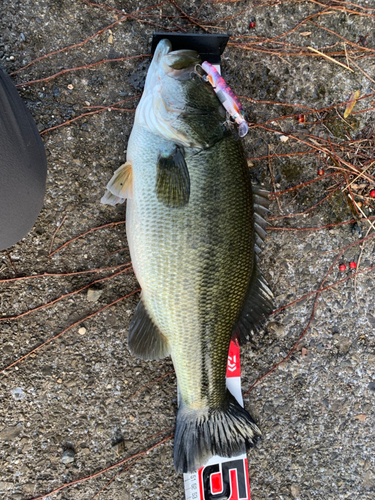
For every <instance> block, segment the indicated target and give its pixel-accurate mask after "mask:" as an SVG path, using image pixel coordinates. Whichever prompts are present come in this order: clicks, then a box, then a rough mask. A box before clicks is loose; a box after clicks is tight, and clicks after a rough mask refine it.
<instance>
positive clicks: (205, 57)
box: [151, 32, 229, 64]
mask: <svg viewBox="0 0 375 500" xmlns="http://www.w3.org/2000/svg"><path fill="white" fill-rule="evenodd" d="M164 38H166V39H167V40H169V41H170V42H171V44H172V50H181V49H189V50H195V51H196V52H198V54H199V55H200V56H201V58H202V61H208V62H209V63H211V64H220V57H221V55H222V53H223V52H224V50H225V47H226V45H227V43H228V40H229V35H221V34H205V35H202V34H196V33H160V32H157V33H154V35H153V38H152V46H151V51H152V54H154V52H155V49H156V46H157V44H158V43H159V42H160V40H163V39H164Z"/></svg>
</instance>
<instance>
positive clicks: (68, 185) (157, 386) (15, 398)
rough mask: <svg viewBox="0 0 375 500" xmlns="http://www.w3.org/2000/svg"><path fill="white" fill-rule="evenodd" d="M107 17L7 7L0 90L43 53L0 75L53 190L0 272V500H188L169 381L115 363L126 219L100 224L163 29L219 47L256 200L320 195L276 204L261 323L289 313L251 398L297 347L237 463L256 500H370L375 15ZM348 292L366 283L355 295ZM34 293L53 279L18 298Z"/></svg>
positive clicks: (79, 3)
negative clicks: (204, 36)
mask: <svg viewBox="0 0 375 500" xmlns="http://www.w3.org/2000/svg"><path fill="white" fill-rule="evenodd" d="M106 5H107V7H110V8H105V7H103V6H96V5H94V4H89V2H84V1H83V0H74V1H73V0H55V1H52V0H51V1H47V0H24V1H22V2H20V1H17V0H3V2H2V5H1V17H0V64H1V65H2V66H3V68H4V69H5V70H6V71H7V72H8V73H9V74H12V73H13V72H15V71H17V70H20V69H21V68H22V67H24V66H26V65H28V64H30V63H31V62H32V61H35V60H36V59H37V58H41V57H42V56H44V55H47V54H51V53H53V52H55V53H53V54H51V55H49V56H48V57H45V58H43V59H39V60H37V61H35V63H33V64H32V65H30V66H28V67H27V68H24V69H21V71H19V72H18V73H16V74H12V79H13V81H14V83H15V84H17V85H19V86H18V90H19V92H20V95H21V97H22V98H23V99H24V101H25V103H26V105H27V107H28V108H29V109H30V111H31V113H32V115H33V116H34V119H35V121H36V123H37V126H38V129H39V131H40V132H41V135H42V138H43V141H44V144H45V147H46V152H47V159H48V178H47V194H46V198H45V203H44V207H43V209H42V212H41V214H40V216H39V218H38V220H37V222H36V224H35V226H34V228H33V230H32V231H31V232H30V233H29V234H28V235H27V236H26V237H25V238H24V239H23V240H22V241H20V242H19V243H17V244H16V245H14V246H13V247H11V248H9V249H8V251H7V253H6V252H3V253H2V254H1V256H0V279H1V280H7V281H1V282H0V313H1V317H0V320H1V322H0V346H1V347H0V349H1V368H0V370H2V371H1V375H0V397H1V407H0V414H1V416H0V457H1V458H0V460H1V462H0V463H1V467H0V470H1V479H0V494H1V495H3V498H6V499H12V500H20V499H22V500H26V499H31V498H41V495H45V494H47V493H48V492H50V491H52V490H55V489H57V488H59V487H60V486H62V485H64V484H66V483H69V482H71V481H75V480H79V479H83V478H88V479H87V480H86V481H83V482H80V483H78V484H76V485H73V486H70V487H66V488H64V489H61V490H60V491H58V492H56V493H53V494H51V495H48V496H46V497H45V498H49V499H72V500H73V499H74V500H81V499H82V500H83V499H85V500H86V499H91V498H94V496H95V495H96V494H97V493H98V492H99V490H100V489H101V488H103V487H105V488H104V489H103V490H102V491H101V492H100V494H99V495H98V496H96V497H95V498H100V499H102V500H104V499H111V500H120V499H122V500H130V499H131V500H133V499H145V498H155V499H163V500H164V499H173V498H179V499H182V498H184V493H183V481H182V477H181V476H180V475H177V474H176V473H175V472H174V468H173V459H172V451H173V439H172V438H170V436H171V435H172V434H173V427H174V422H175V415H176V410H177V401H176V381H175V377H174V374H173V373H172V372H171V371H172V364H171V361H170V359H166V360H161V361H156V362H142V361H140V360H138V359H135V358H133V357H132V356H131V355H130V354H129V352H128V350H127V345H126V337H127V328H128V325H129V320H130V318H131V316H132V313H133V311H134V308H135V306H136V304H137V302H138V292H136V290H137V289H138V284H137V282H136V279H135V277H134V275H133V273H132V270H131V268H130V266H129V265H128V266H126V264H128V263H129V262H130V256H129V251H128V249H127V242H126V234H125V227H124V223H123V222H124V219H125V207H124V206H120V207H116V208H111V207H107V206H103V205H101V204H100V203H99V201H100V198H101V196H102V195H103V192H104V188H105V185H106V184H107V182H108V180H109V179H110V177H111V175H112V173H113V171H114V170H116V169H117V168H118V167H119V166H120V165H121V164H122V163H123V162H124V159H125V151H126V147H127V140H128V137H129V134H130V131H131V127H132V122H133V117H134V109H135V107H136V104H137V102H138V98H139V95H140V93H141V92H142V88H143V82H144V78H145V74H146V71H147V68H148V65H149V61H150V57H149V54H150V45H151V38H152V33H153V32H154V31H156V30H157V31H160V30H163V29H164V30H175V31H182V32H183V31H184V30H185V31H188V32H196V33H202V32H204V31H205V30H206V31H211V32H220V33H223V32H228V33H229V34H230V35H231V37H232V39H231V44H230V45H229V46H228V47H227V49H226V51H225V53H224V56H223V58H222V70H223V76H224V77H225V79H226V80H227V82H228V83H229V85H230V86H231V87H232V88H233V90H234V91H235V92H236V94H237V95H239V96H242V97H241V101H242V103H243V106H244V108H245V110H246V112H247V116H248V120H249V122H250V123H251V124H253V125H252V127H251V128H250V132H249V134H248V135H247V136H246V138H245V139H244V145H245V149H246V153H247V156H248V158H249V168H250V171H251V175H252V176H253V179H254V182H257V183H261V184H263V185H264V187H266V188H268V189H269V190H270V191H278V192H279V191H284V190H286V189H289V188H293V187H296V186H300V185H301V184H304V183H306V182H308V181H313V180H316V179H318V180H316V182H313V183H311V184H307V185H305V186H302V187H297V188H296V189H293V190H291V191H289V192H287V193H284V194H281V195H280V196H278V197H277V199H275V200H274V202H273V204H272V206H271V214H270V220H269V224H270V229H269V230H268V236H267V241H266V245H265V248H264V250H263V252H262V254H261V256H260V259H259V265H260V267H261V269H262V270H263V273H264V275H265V276H266V278H267V280H268V283H269V285H270V287H271V289H272V290H273V292H274V295H275V311H276V310H277V309H278V308H283V307H284V309H283V310H281V311H279V312H276V313H275V314H273V315H272V316H271V317H270V318H269V319H268V321H267V323H266V324H265V328H264V331H262V332H261V333H260V334H259V336H258V337H257V338H256V339H254V341H253V342H252V343H251V345H248V346H245V347H244V348H242V350H241V357H242V370H243V389H244V391H245V392H246V391H248V389H249V388H250V387H251V386H252V385H253V384H254V382H256V381H257V380H258V379H259V378H260V377H262V376H264V375H266V374H267V373H268V372H269V370H271V369H272V367H274V366H275V365H276V364H277V363H279V362H280V361H281V360H283V359H284V358H285V357H286V356H288V354H289V353H290V352H291V350H292V349H293V347H294V346H295V344H296V342H297V340H298V338H299V337H300V336H301V335H302V334H303V333H304V332H305V330H306V328H307V327H308V328H307V330H306V333H305V335H304V337H303V338H302V339H301V341H300V343H299V344H298V345H297V347H296V348H295V350H294V351H293V352H292V353H291V354H290V356H289V358H288V359H287V360H286V361H284V362H283V363H281V364H280V365H279V366H278V367H277V368H276V369H275V370H274V371H272V373H270V374H268V375H267V376H265V377H264V378H262V380H260V381H259V382H258V383H257V384H256V385H255V386H254V387H253V389H252V390H251V391H250V392H249V393H248V394H247V395H245V405H246V407H247V408H248V409H249V410H250V411H251V412H252V413H253V415H254V416H255V417H256V419H257V422H258V423H259V426H260V427H261V429H262V432H263V437H262V439H261V440H260V441H259V442H258V444H257V446H256V448H255V449H252V450H251V451H250V452H249V454H248V460H249V475H250V482H251V491H252V499H253V500H263V499H272V500H273V499H284V500H285V499H319V500H321V499H325V500H328V499H330V500H331V499H332V500H337V499H344V498H349V499H361V500H367V499H372V498H374V491H375V464H374V399H375V341H374V335H373V334H374V328H375V306H374V294H373V270H371V267H372V266H374V265H375V261H374V255H375V254H374V251H375V249H374V241H373V240H372V239H371V238H372V235H373V234H374V231H373V229H372V227H371V225H370V223H371V220H369V219H368V218H369V217H371V216H372V215H373V214H374V211H373V208H372V207H374V208H375V203H374V202H372V201H371V200H372V198H371V197H370V195H369V193H370V190H371V189H373V188H374V184H373V180H372V179H373V175H375V166H372V165H371V161H372V160H373V159H374V111H373V110H372V108H373V106H374V96H373V95H371V94H373V93H374V92H375V83H374V78H375V76H374V75H375V71H374V69H375V63H374V54H375V30H374V15H375V10H374V8H373V7H374V6H373V5H371V2H365V1H358V0H357V1H356V2H353V3H349V2H345V1H341V0H335V1H332V2H328V1H326V0H322V1H321V2H318V1H316V2H315V1H314V2H313V1H310V2H308V1H306V2H302V1H292V0H290V1H279V2H273V3H272V2H269V3H261V2H250V1H238V2H227V3H225V2H222V3H220V2H218V3H215V2H178V3H174V2H165V3H162V4H159V5H158V6H157V7H155V6H154V5H155V4H153V3H152V2H151V1H149V0H146V1H142V2H140V3H138V4H137V6H135V4H134V3H132V2H127V1H120V0H118V1H117V0H108V2H107V4H106ZM371 8H372V10H371ZM137 9H138V11H137ZM142 9H148V10H143V11H142ZM319 12H320V15H318V14H319ZM311 16H312V17H311ZM122 18H123V19H122ZM307 18H309V20H307ZM121 19H122V20H121ZM120 20H121V21H120ZM250 22H255V26H254V27H250ZM110 25H112V26H111V27H109V26H110ZM108 27H109V28H108ZM105 28H108V29H105ZM97 33H99V34H97ZM95 34H97V36H94V35H95ZM89 37H92V38H91V39H90V40H89V41H87V43H83V42H84V41H85V40H87V39H88V38H89ZM235 37H240V38H235ZM245 43H247V45H246V46H244V45H243V44H245ZM239 44H242V45H239ZM308 47H312V48H315V49H316V50H318V51H320V52H323V53H325V54H328V55H329V57H331V58H332V59H333V61H332V60H330V59H327V58H325V57H323V56H321V55H320V54H317V53H314V51H312V50H311V49H309V48H308ZM125 58H127V59H125ZM338 62H340V63H341V65H339V64H338ZM348 65H349V67H350V68H351V69H352V71H351V70H350V69H348V68H347V66H348ZM344 66H345V67H344ZM31 82H34V83H31ZM357 90H358V91H359V92H360V96H361V97H363V99H360V100H359V101H358V102H357V103H356V104H355V107H354V110H353V112H352V113H351V114H350V115H349V116H348V117H347V118H344V116H343V115H344V111H345V107H346V105H345V104H343V105H339V104H340V103H345V102H347V101H348V100H349V98H350V96H351V95H352V94H353V93H354V92H355V91H357ZM366 96H368V97H366ZM116 103H119V104H116ZM327 108H329V109H327ZM82 115H84V116H82ZM299 115H300V116H299ZM60 125H61V126H60ZM54 127H55V128H54ZM319 169H323V170H324V175H321V176H319V175H318V171H319ZM365 169H366V170H365ZM361 172H362V173H361ZM320 173H321V172H320ZM329 174H332V175H331V176H329ZM359 174H361V175H360V177H359V178H356V177H357V176H358V175H359ZM325 175H327V176H325ZM350 183H353V184H351V186H350V190H351V195H352V196H353V198H354V199H355V200H356V205H355V206H354V205H353V203H352V202H351V201H350V199H349V196H348V194H350V190H349V189H348V187H347V186H348V184H350ZM325 198H326V199H325ZM323 199H325V201H323V202H322V203H319V202H320V201H321V200H323ZM358 202H360V203H361V204H362V205H361V206H359V208H360V209H361V210H362V211H363V214H364V215H362V214H360V215H361V217H360V216H359V215H358V214H357V210H358V212H359V208H358ZM304 212H305V213H304ZM301 213H303V214H302V215H295V214H301ZM359 213H360V212H359ZM281 216H283V218H281V219H274V218H276V217H281ZM366 218H367V220H366ZM349 221H354V222H351V223H349ZM100 226H105V227H104V228H101V229H95V228H98V227H100ZM323 226H329V227H323ZM275 227H278V228H279V229H271V228H275ZM280 228H283V229H280ZM306 228H310V229H307V230H305V229H306ZM311 228H313V229H311ZM94 229H95V230H94ZM79 235H83V236H82V237H80V238H78V239H75V240H74V241H71V242H70V243H69V244H68V245H66V246H65V247H64V248H62V249H60V250H58V248H59V247H60V246H61V245H63V244H64V243H66V242H68V241H69V240H71V239H73V238H75V237H77V236H79ZM363 238H368V239H367V240H366V241H364V242H363V243H361V239H363ZM349 245H353V246H351V247H350V248H349V249H348V250H346V251H345V252H344V253H343V254H342V255H341V254H340V251H341V249H343V248H345V247H347V246H349ZM56 250H58V251H56ZM54 251H55V253H52V252H54ZM352 261H353V262H356V263H357V264H358V266H357V268H356V270H353V269H351V268H350V267H349V263H350V262H352ZM342 263H345V264H346V266H347V268H346V270H345V271H340V270H339V267H338V265H339V264H342ZM116 266H123V267H116ZM108 268H116V269H112V270H111V269H108ZM98 269H101V271H95V270H98ZM366 269H370V270H369V271H365V270H366ZM120 271H122V272H121V273H120ZM356 271H365V272H363V273H362V274H359V275H358V276H357V278H356V279H355V278H354V273H355V272H356ZM79 272H81V274H71V273H79ZM44 273H51V274H56V276H55V275H54V276H42V277H30V278H27V279H23V280H20V279H17V280H14V278H21V277H27V276H32V275H39V274H44ZM116 273H119V274H116ZM344 278H347V279H346V280H345V281H342V282H340V283H337V284H336V285H335V283H336V282H337V281H339V280H342V279H344ZM331 285H332V286H331ZM327 286H328V287H329V288H328V289H327V290H325V291H322V292H321V293H318V294H317V293H316V291H317V290H319V289H321V288H324V287H327ZM79 290H81V291H79ZM75 292H77V293H75ZM309 293H311V295H309V296H307V297H305V296H306V295H307V294H309ZM124 297H125V298H124ZM303 297H305V298H303ZM60 298H61V300H58V299H60ZM301 298H303V299H302V300H300V301H298V302H296V303H293V302H294V301H296V300H297V299H301ZM315 299H316V302H315V305H314V301H315ZM51 301H55V302H54V303H51V304H48V303H50V302H51ZM115 301H117V302H116V303H115V304H114V305H112V306H109V307H106V306H107V305H109V304H111V303H112V302H115ZM39 306H41V307H40V309H38V310H36V311H32V310H33V309H36V308H38V307H39ZM285 306H286V307H285ZM105 307H106V308H105ZM29 311H31V312H29ZM96 313H97V314H96ZM313 313H314V314H313ZM312 314H313V317H312ZM90 315H91V317H88V316H90ZM310 320H311V321H310ZM71 325H73V326H71ZM59 334H61V335H60V336H59V337H58V338H54V337H55V336H57V335H59ZM50 339H51V341H50V342H49V343H48V344H45V345H44V346H42V347H40V348H38V349H37V350H36V351H35V352H34V353H32V354H30V355H27V354H28V353H30V351H32V350H33V349H35V348H37V347H38V346H41V345H42V344H43V343H45V342H46V341H48V340H50ZM25 355H27V357H26V358H25V359H23V360H21V361H19V362H17V363H16V364H15V365H13V366H12V367H10V368H7V369H6V370H5V371H4V369H5V368H6V367H8V366H9V365H11V364H12V363H14V362H16V361H17V360H19V359H20V358H21V357H22V356H25ZM168 438H169V439H168ZM163 439H166V441H165V442H164V443H162V444H158V443H159V442H160V441H162V440H163ZM154 445H157V446H156V447H155V448H154V449H153V450H152V451H149V452H148V453H147V454H144V455H137V454H138V453H141V452H144V451H145V450H147V449H148V448H150V447H152V446H154ZM134 455H136V456H135V457H134V458H132V459H130V460H129V461H126V462H124V463H123V464H122V465H121V466H119V467H115V468H113V469H111V470H109V471H107V472H103V473H102V474H100V475H97V476H95V477H92V476H93V475H95V474H96V473H98V472H101V471H103V470H105V469H106V468H108V467H110V466H112V465H114V464H116V463H118V462H120V461H124V460H126V459H128V458H129V457H133V456H134ZM110 480H112V481H111V483H110V484H107V483H108V482H109V481H110ZM43 498H44V497H43Z"/></svg>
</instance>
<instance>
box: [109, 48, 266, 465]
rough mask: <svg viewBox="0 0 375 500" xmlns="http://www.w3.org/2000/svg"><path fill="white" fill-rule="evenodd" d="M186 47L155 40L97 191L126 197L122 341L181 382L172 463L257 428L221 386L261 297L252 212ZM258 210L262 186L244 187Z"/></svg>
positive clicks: (218, 115)
mask: <svg viewBox="0 0 375 500" xmlns="http://www.w3.org/2000/svg"><path fill="white" fill-rule="evenodd" d="M198 62H199V59H198V56H197V54H196V53H194V52H192V51H176V52H171V46H170V43H169V42H168V41H167V40H162V41H161V42H160V43H159V45H158V47H157V49H156V52H155V55H154V59H153V61H152V63H151V66H150V69H149V71H148V75H147V79H146V84H145V91H144V94H143V96H142V99H141V102H140V104H139V105H138V108H137V112H136V118H135V124H134V127H133V129H132V133H131V136H130V138H129V144H128V150H127V162H126V164H125V165H124V166H123V167H120V169H119V170H118V171H117V172H116V173H115V175H114V177H113V179H112V180H111V181H110V183H109V184H108V186H107V187H108V191H107V194H106V195H105V196H104V199H103V200H102V201H104V202H107V203H112V204H114V203H116V202H119V201H123V199H125V198H127V218H126V229H127V237H128V241H129V248H130V251H131V256H132V262H133V267H134V270H135V273H136V276H137V279H138V281H139V283H140V285H141V287H142V297H141V301H140V303H139V304H138V307H137V309H136V312H135V314H134V317H133V319H132V321H131V324H130V331H129V337H128V344H129V348H130V350H131V352H132V353H133V354H135V355H136V356H139V357H141V358H143V359H160V358H162V357H165V356H168V355H171V357H172V361H173V365H174V368H175V371H176V375H177V381H178V387H179V391H180V408H179V411H178V414H177V422H176V432H175V445H174V447H175V449H174V459H175V467H176V470H177V471H178V472H187V471H193V470H196V469H198V468H199V467H200V466H202V465H203V464H204V463H205V461H206V460H207V459H208V458H210V456H212V455H214V454H218V455H221V456H234V455H237V454H239V453H241V452H242V451H244V447H245V444H246V445H248V446H249V445H251V444H252V443H253V442H254V441H255V439H256V437H257V436H259V435H260V431H259V429H258V427H257V426H256V424H255V423H254V421H253V420H252V418H251V417H250V415H249V414H248V413H247V411H246V410H244V409H243V408H242V407H241V406H240V405H239V404H238V403H237V401H236V400H235V398H234V397H233V396H232V395H231V394H230V393H229V391H228V390H227V388H226V366H227V356H228V349H229V344H230V341H231V338H232V336H233V335H236V334H238V335H239V336H240V338H241V339H244V338H245V337H246V336H248V335H249V334H250V332H251V331H252V330H255V329H256V327H257V326H258V324H259V323H260V321H261V319H262V318H263V317H264V314H265V313H267V312H268V311H270V310H271V308H272V294H271V292H270V291H269V289H268V287H267V285H266V284H265V282H264V280H263V278H262V277H261V275H260V274H259V272H258V271H257V269H256V265H255V248H256V247H257V244H258V243H259V241H258V242H257V241H256V239H257V238H258V236H257V233H256V231H255V230H254V225H255V226H257V227H258V233H261V234H263V229H262V227H261V226H262V220H261V218H260V217H259V216H258V215H256V214H254V200H253V197H254V195H253V194H252V187H251V182H250V177H249V172H248V167H247V162H246V158H245V155H244V151H243V147H242V144H241V142H240V140H239V139H238V138H237V137H235V136H234V134H233V133H232V131H231V130H228V128H227V126H226V125H225V114H224V117H223V109H222V107H221V104H220V102H219V101H218V99H217V97H216V95H215V94H214V92H213V91H212V89H211V88H210V87H209V86H208V85H206V84H205V83H204V82H203V81H202V80H201V78H200V77H199V76H198V75H196V74H195V73H194V66H195V65H196V64H197V63H198ZM255 201H256V203H255V205H256V206H257V207H259V211H262V210H263V211H265V210H266V208H265V207H266V206H267V197H266V194H265V193H264V192H262V191H258V192H257V193H256V194H255Z"/></svg>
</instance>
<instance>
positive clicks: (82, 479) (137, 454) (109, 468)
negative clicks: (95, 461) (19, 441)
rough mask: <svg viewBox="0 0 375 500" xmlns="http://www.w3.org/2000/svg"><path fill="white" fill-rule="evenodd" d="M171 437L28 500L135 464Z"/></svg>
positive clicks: (48, 494) (33, 499) (39, 499)
mask: <svg viewBox="0 0 375 500" xmlns="http://www.w3.org/2000/svg"><path fill="white" fill-rule="evenodd" d="M173 436H174V435H173V434H172V435H170V436H167V437H165V438H163V439H162V440H161V441H159V442H158V443H156V444H154V445H153V446H151V447H150V448H148V449H147V450H144V451H140V452H139V453H135V454H134V455H132V456H131V457H128V458H125V459H124V460H121V461H120V462H117V463H116V464H113V465H110V466H109V467H107V468H105V469H102V470H100V471H99V472H96V473H95V474H91V475H90V476H87V477H83V478H81V479H76V480H75V481H71V482H70V483H65V484H63V485H62V486H59V488H56V489H55V490H52V491H50V492H49V493H46V494H45V495H40V496H38V497H34V498H31V499H30V500H41V499H42V498H46V497H47V496H50V495H53V494H54V493H57V492H58V491H61V490H63V489H65V488H68V487H69V486H73V485H74V484H79V483H83V482H84V481H88V480H90V479H94V478H95V477H98V476H100V475H101V474H104V473H105V472H108V471H109V470H112V469H115V468H116V467H119V466H120V465H123V464H125V463H126V462H129V461H131V460H134V459H137V460H135V461H134V463H136V461H138V460H139V459H140V458H142V457H144V456H145V455H146V454H147V453H149V452H150V451H152V450H154V449H155V448H157V447H158V446H160V445H161V444H163V443H166V442H167V441H169V440H170V439H172V438H173ZM132 465H133V464H132Z"/></svg>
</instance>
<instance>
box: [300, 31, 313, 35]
mask: <svg viewBox="0 0 375 500" xmlns="http://www.w3.org/2000/svg"><path fill="white" fill-rule="evenodd" d="M311 33H312V31H303V32H302V33H300V35H301V36H309V35H311Z"/></svg>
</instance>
